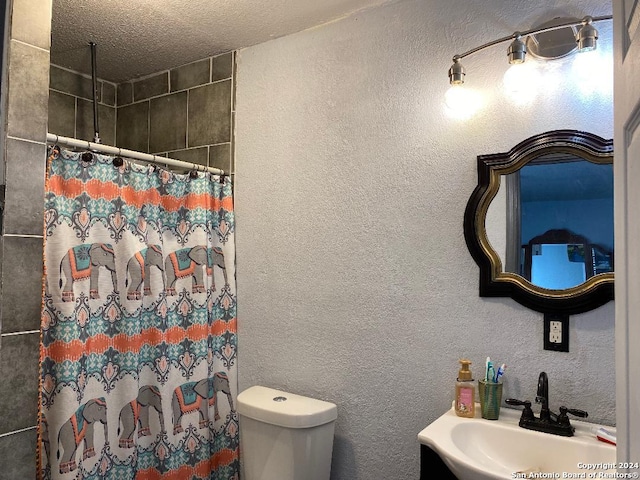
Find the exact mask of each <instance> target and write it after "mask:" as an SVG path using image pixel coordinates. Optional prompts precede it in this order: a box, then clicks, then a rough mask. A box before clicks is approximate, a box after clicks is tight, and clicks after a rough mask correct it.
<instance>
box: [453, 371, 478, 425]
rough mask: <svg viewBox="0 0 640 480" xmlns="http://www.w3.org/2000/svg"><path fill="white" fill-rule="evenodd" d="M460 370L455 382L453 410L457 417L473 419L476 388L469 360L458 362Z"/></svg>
mask: <svg viewBox="0 0 640 480" xmlns="http://www.w3.org/2000/svg"><path fill="white" fill-rule="evenodd" d="M459 362H460V365H461V367H460V370H459V371H458V381H457V382H456V401H455V410H456V415H458V416H459V417H467V418H473V417H474V416H475V414H476V403H475V398H476V387H475V385H474V384H473V375H472V373H471V370H469V365H471V361H470V360H459Z"/></svg>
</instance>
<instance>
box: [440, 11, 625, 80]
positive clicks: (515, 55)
mask: <svg viewBox="0 0 640 480" xmlns="http://www.w3.org/2000/svg"><path fill="white" fill-rule="evenodd" d="M612 18H613V16H612V15H603V16H599V17H590V16H586V17H584V18H583V19H582V20H577V19H569V20H566V21H564V20H562V19H560V20H559V23H558V21H551V22H547V23H545V24H542V25H540V26H538V27H536V28H532V29H531V30H527V31H526V32H515V33H513V34H511V35H508V36H506V37H502V38H498V39H497V40H493V41H491V42H487V43H485V44H483V45H480V46H479V47H476V48H472V49H471V50H469V51H467V52H465V53H462V54H459V55H454V56H453V65H451V68H449V83H450V84H451V85H462V84H463V83H464V77H465V69H464V67H463V66H462V63H461V62H460V60H461V59H463V58H464V57H468V56H469V55H472V54H474V53H476V52H479V51H481V50H484V49H485V48H488V47H491V46H493V45H497V44H499V43H503V42H506V41H509V40H511V41H512V42H511V44H510V45H509V48H508V49H507V56H508V59H509V63H510V64H512V65H513V64H519V63H523V62H524V61H525V57H526V55H527V44H528V43H529V41H533V43H534V44H539V42H538V40H537V39H536V36H537V35H541V34H545V33H548V32H555V31H558V30H561V29H565V30H566V29H570V30H571V31H572V32H575V29H576V27H578V26H580V28H579V30H578V32H577V34H575V33H572V35H573V36H574V39H575V43H574V42H571V44H570V45H559V46H558V45H552V46H551V47H548V46H547V47H545V48H546V49H547V50H549V51H553V50H557V49H558V48H559V49H560V51H561V54H559V55H555V54H553V55H545V54H544V53H540V51H539V54H538V55H535V56H538V57H541V58H547V59H549V58H559V57H561V56H565V55H568V54H570V53H572V52H573V51H575V50H576V46H577V50H578V51H579V52H584V51H589V50H595V48H596V44H597V40H598V30H596V28H595V27H594V26H593V23H594V22H600V21H602V20H611V19H612ZM524 37H527V43H525V42H524V41H523V40H522V38H524ZM559 38H560V37H552V36H549V38H548V39H547V40H549V41H551V42H552V43H553V42H556V41H557V40H558V39H559ZM532 54H533V52H532Z"/></svg>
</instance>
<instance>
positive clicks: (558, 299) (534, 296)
mask: <svg viewBox="0 0 640 480" xmlns="http://www.w3.org/2000/svg"><path fill="white" fill-rule="evenodd" d="M464 233H465V239H466V241H467V246H468V247H469V251H470V252H471V254H472V256H473V258H474V259H475V261H476V263H478V266H479V267H480V296H486V297H502V296H506V297H511V298H513V299H514V300H516V301H518V302H519V303H521V304H523V305H525V306H527V307H529V308H532V309H534V310H537V311H540V312H545V313H563V314H575V313H581V312H585V311H588V310H591V309H593V308H596V307H598V306H600V305H602V304H604V303H606V302H608V301H609V300H612V299H613V262H614V245H613V141H612V140H605V139H603V138H601V137H598V136H597V135H593V134H590V133H586V132H579V131H575V130H557V131H552V132H547V133H543V134H540V135H536V136H534V137H531V138H529V139H527V140H525V141H523V142H521V143H520V144H518V145H516V146H515V147H514V148H513V149H511V150H510V151H509V152H506V153H497V154H490V155H480V156H478V186H477V187H476V189H475V190H474V192H473V194H472V195H471V198H470V199H469V202H468V204H467V209H466V211H465V219H464Z"/></svg>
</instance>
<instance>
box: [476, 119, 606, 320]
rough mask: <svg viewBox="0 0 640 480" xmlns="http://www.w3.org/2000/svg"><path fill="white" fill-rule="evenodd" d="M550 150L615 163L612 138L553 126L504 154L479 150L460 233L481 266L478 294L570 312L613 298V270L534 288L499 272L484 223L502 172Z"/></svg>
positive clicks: (499, 264)
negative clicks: (551, 287) (475, 177)
mask: <svg viewBox="0 0 640 480" xmlns="http://www.w3.org/2000/svg"><path fill="white" fill-rule="evenodd" d="M553 153H567V154H572V155H575V156H578V157H581V158H584V159H585V160H588V161H590V162H593V163H600V164H608V163H612V162H613V140H605V139H603V138H601V137H599V136H597V135H594V134H591V133H586V132H581V131H577V130H555V131H550V132H546V133H542V134H539V135H535V136H533V137H531V138H528V139H526V140H524V141H523V142H521V143H519V144H518V145H516V146H515V147H513V148H512V149H511V150H510V151H508V152H505V153H496V154H490V155H479V156H478V185H477V186H476V188H475V190H474V191H473V193H472V194H471V197H470V198H469V202H468V203H467V208H466V209H465V213H464V237H465V240H466V242H467V247H468V248H469V252H470V253H471V256H472V257H473V259H474V260H475V261H476V263H477V264H478V266H479V267H480V296H481V297H511V298H512V299H514V300H515V301H516V302H518V303H520V304H522V305H524V306H525V307H528V308H530V309H532V310H536V311H538V312H543V313H557V314H565V315H573V314H577V313H583V312H587V311H589V310H593V309H594V308H597V307H599V306H601V305H604V304H605V303H607V302H609V301H610V300H613V292H614V288H613V277H614V274H613V273H612V272H611V273H601V274H599V275H595V276H592V277H590V278H588V279H587V280H586V281H585V282H584V283H582V284H580V285H577V286H576V287H572V288H568V289H565V290H548V289H545V288H541V287H538V286H536V285H533V284H532V283H531V282H529V281H528V280H526V279H525V278H524V277H522V276H520V275H517V274H515V273H510V272H504V271H503V269H502V261H501V259H500V256H499V255H498V253H497V252H496V251H495V250H494V249H493V247H492V246H491V244H490V243H489V240H488V237H487V231H486V226H485V221H486V218H487V211H488V209H489V205H490V204H491V201H492V200H493V199H494V197H495V196H496V194H497V193H498V190H499V188H500V177H501V176H502V175H508V174H509V173H513V172H515V171H517V170H519V169H521V168H522V167H524V166H525V165H526V164H527V163H529V162H530V161H531V160H533V159H535V158H538V157H540V156H542V155H547V154H553Z"/></svg>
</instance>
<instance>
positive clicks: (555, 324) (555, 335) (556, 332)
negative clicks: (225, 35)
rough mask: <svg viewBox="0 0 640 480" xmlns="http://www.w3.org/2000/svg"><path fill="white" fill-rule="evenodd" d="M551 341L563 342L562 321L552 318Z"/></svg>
mask: <svg viewBox="0 0 640 480" xmlns="http://www.w3.org/2000/svg"><path fill="white" fill-rule="evenodd" d="M549 341H550V342H551V343H562V322H559V321H558V320H551V322H550V325H549Z"/></svg>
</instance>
